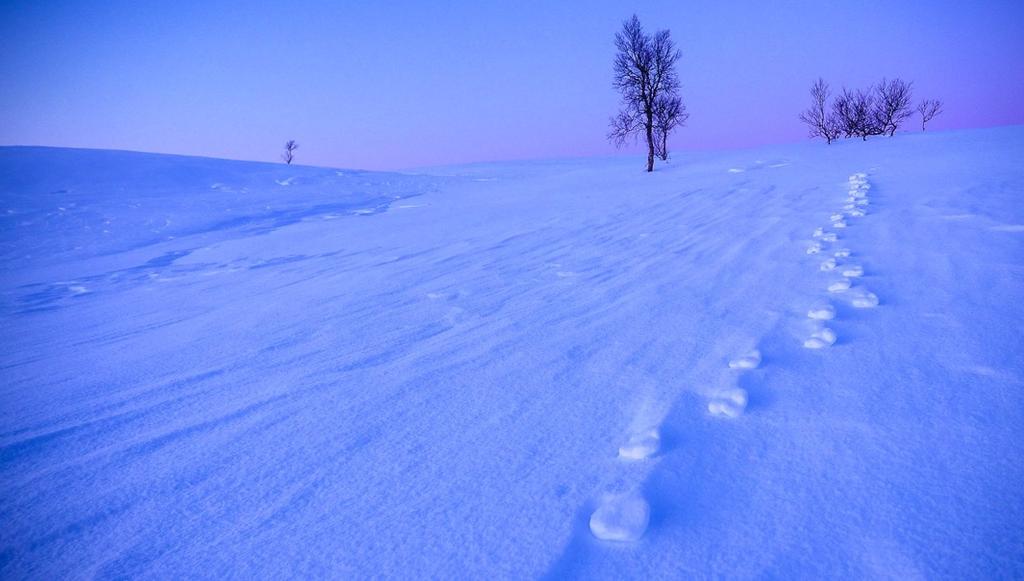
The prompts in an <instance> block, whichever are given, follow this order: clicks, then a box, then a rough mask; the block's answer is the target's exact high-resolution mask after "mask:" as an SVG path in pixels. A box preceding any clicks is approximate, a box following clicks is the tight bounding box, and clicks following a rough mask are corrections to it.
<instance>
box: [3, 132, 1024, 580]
mask: <svg viewBox="0 0 1024 581" xmlns="http://www.w3.org/2000/svg"><path fill="white" fill-rule="evenodd" d="M1022 153H1024V127H1011V128H1000V129H987V130H972V131H962V132H948V133H934V134H932V133H928V134H907V135H898V136H897V137H895V138H892V139H888V138H882V139H874V140H871V141H869V142H867V143H862V142H859V141H848V142H842V143H837V144H834V145H832V146H825V145H824V144H821V143H807V144H800V145H793V146H784V147H773V148H762V149H754V150H743V151H731V152H707V153H679V154H676V155H675V159H674V161H673V162H672V163H671V164H669V165H668V166H662V167H661V168H660V169H659V171H657V172H656V173H654V174H650V175H648V174H645V173H644V172H643V171H641V170H642V162H641V161H639V160H638V159H636V158H616V159H606V160H601V159H597V160H577V161H550V162H529V163H527V162H522V163H506V164H484V165H474V166H467V167H458V168H442V169H436V170H430V171H427V172H425V173H417V174H414V173H409V174H397V173H371V172H358V171H335V170H328V169H320V168H307V167H288V166H284V165H280V164H277V165H269V164H257V163H244V162H230V161H221V160H209V159H198V158H187V157H174V156H160V155H148V154H134V153H121V152H102V151H87V150H62V149H42V148H0V273H2V279H0V317H2V319H0V320H2V326H0V344H2V346H3V347H2V349H0V397H2V400H0V401H2V407H0V486H2V490H0V523H2V526H0V576H2V577H3V578H5V579H17V578H34V579H56V578H81V577H91V576H99V577H104V578H111V577H124V576H128V577H142V578H183V577H188V578H223V577H230V578H253V577H258V578H308V577H334V578H365V577H369V576H384V577H395V578H399V577H405V578H452V579H454V578H460V579H463V578H517V579H518V578H538V577H548V578H552V579H554V578H587V579H594V578H605V579H621V578H630V577H633V578H643V577H660V578H672V577H677V578H679V577H681V578H690V577H698V578H709V577H730V578H752V577H776V578H821V577H841V578H898V579H914V578H950V579H968V578H1013V577H1016V578H1020V577H1022V576H1024V462H1022V445H1021V440H1022V436H1024V344H1022V343H1024V341H1022V331H1021V329H1022V326H1024V204H1022V203H1021V202H1022V194H1024V157H1022ZM598 537H602V538H606V539H626V540H601V539H600V538H598Z"/></svg>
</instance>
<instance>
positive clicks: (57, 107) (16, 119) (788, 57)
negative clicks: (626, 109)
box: [0, 0, 1024, 169]
mask: <svg viewBox="0 0 1024 581" xmlns="http://www.w3.org/2000/svg"><path fill="white" fill-rule="evenodd" d="M252 4H254V3H244V2H238V3H229V2H216V1H207V0H202V1H193V0H181V1H177V2H159V3H158V2H116V1H108V0H105V1H103V2H93V1H88V2H73V1H68V2H50V1H10V0H7V1H4V2H2V3H0V35H2V37H3V38H4V39H5V42H4V45H5V47H4V50H3V54H2V56H0V67H2V68H0V73H2V77H0V78H2V81H0V144H5V145H13V144H30V145H55V146H73V147H97V148H112V149H133V150H142V151H156V152H166V153H182V154H193V155H206V156H214V157H228V158H236V159H252V160H277V159H278V155H279V153H280V147H281V144H282V143H283V142H284V141H285V140H286V139H296V140H298V141H299V142H300V143H301V145H302V148H301V149H300V150H299V151H298V162H299V163H308V164H314V165H327V166H336V167H360V168H369V169H392V168H406V167H415V166H422V165H436V164H448V163H461V162H471V161H484V160H497V159H517V158H547V157H578V156H590V155H607V154H612V153H614V152H615V149H614V147H612V146H611V145H609V144H608V143H607V141H606V140H605V137H604V136H605V133H606V131H607V120H608V116H609V115H611V114H612V113H613V112H614V110H615V108H616V105H617V96H616V94H615V93H614V91H613V90H612V88H611V61H612V55H613V47H612V36H613V34H614V33H615V31H616V30H617V29H618V28H619V26H620V24H621V22H622V20H623V19H625V18H627V17H628V16H629V15H630V14H631V13H632V12H634V11H635V12H636V13H637V14H638V15H639V16H640V19H641V21H642V22H643V23H644V25H645V26H646V27H647V28H648V29H649V30H650V29H654V28H669V29H671V30H672V35H673V37H674V38H675V39H676V42H677V43H678V44H679V46H680V48H682V50H683V59H682V60H681V61H680V64H679V66H680V73H681V77H682V80H683V91H684V99H685V101H686V103H687V106H688V108H689V111H690V113H691V117H690V122H689V126H688V127H686V128H684V129H682V130H681V131H680V132H679V133H678V135H677V136H676V137H675V138H674V139H673V146H674V147H675V148H686V149H690V148H725V147H741V146H750V145H757V144H762V143H775V142H784V141H795V140H800V139H803V138H804V136H805V131H804V128H803V127H802V126H801V125H800V124H799V122H798V121H797V119H796V115H797V113H798V112H799V110H800V109H801V108H803V107H804V106H805V102H806V101H807V97H806V92H807V88H808V86H809V85H810V82H811V81H812V80H813V79H814V78H815V77H817V76H818V75H821V76H824V77H825V78H826V79H827V80H829V81H831V82H832V83H833V85H835V86H839V85H842V84H846V85H848V86H851V87H856V86H861V85H865V84H867V83H871V82H874V81H876V80H878V79H879V78H881V77H882V76H886V75H887V76H895V75H900V76H902V77H904V78H906V79H910V80H913V81H914V88H915V96H916V97H924V96H927V97H938V98H941V99H943V100H944V101H946V103H947V105H946V113H945V114H944V116H942V117H940V118H938V119H937V120H936V121H935V122H934V127H935V128H936V129H945V128H960V127H978V126H990V125H1005V124H1019V123H1024V66H1022V64H1021V62H1022V60H1024V40H1022V39H1024V34H1022V33H1021V30H1024V1H1022V0H1011V1H989V2H986V1H976V2H975V1H963V0H928V1H891V2H879V1H870V0H869V1H864V0H856V1H848V2H842V1H834V2H833V1H829V2H823V1H808V2H781V1H774V2H754V1H751V2H680V1H678V0H676V1H670V0H665V1H660V2H635V3H627V2H622V1H621V0H619V1H614V0H607V1H601V2H579V3H576V4H573V3H570V2H549V1H538V2H533V1H507V2H489V1H486V0H478V1H466V2H440V1H437V2H434V1H426V0H423V1H420V2H401V1H396V2H387V1H379V2H356V1H354V0H343V1H340V2H339V1H322V2H295V3H292V2H277V3H269V2H268V3H262V6H260V7H254V6H253V5H252ZM911 127H913V122H912V123H911Z"/></svg>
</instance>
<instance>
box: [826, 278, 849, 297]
mask: <svg viewBox="0 0 1024 581" xmlns="http://www.w3.org/2000/svg"><path fill="white" fill-rule="evenodd" d="M848 290H850V280H849V279H846V278H844V279H841V280H837V281H835V282H834V283H832V284H830V285H828V292H830V293H841V292H846V291H848Z"/></svg>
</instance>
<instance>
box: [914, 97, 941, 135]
mask: <svg viewBox="0 0 1024 581" xmlns="http://www.w3.org/2000/svg"><path fill="white" fill-rule="evenodd" d="M917 112H918V113H920V114H921V131H924V128H925V125H926V124H927V123H928V122H929V121H931V120H932V119H934V118H935V117H936V116H938V115H941V114H942V101H939V100H937V99H925V100H923V101H921V102H920V103H919V104H918V105H917Z"/></svg>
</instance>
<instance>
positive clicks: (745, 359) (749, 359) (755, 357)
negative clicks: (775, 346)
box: [729, 349, 761, 369]
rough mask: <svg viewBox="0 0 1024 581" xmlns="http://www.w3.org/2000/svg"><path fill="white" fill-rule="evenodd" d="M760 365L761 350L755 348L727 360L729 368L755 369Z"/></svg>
mask: <svg viewBox="0 0 1024 581" xmlns="http://www.w3.org/2000/svg"><path fill="white" fill-rule="evenodd" d="M758 365H761V352H760V351H758V350H757V349H754V350H752V351H751V352H750V353H747V354H746V355H744V356H742V357H737V358H736V359H733V360H732V361H730V362H729V368H730V369H757V366H758Z"/></svg>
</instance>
